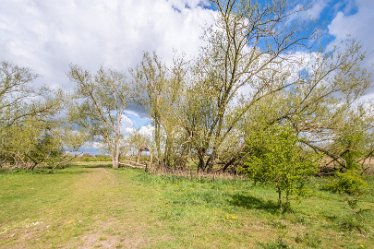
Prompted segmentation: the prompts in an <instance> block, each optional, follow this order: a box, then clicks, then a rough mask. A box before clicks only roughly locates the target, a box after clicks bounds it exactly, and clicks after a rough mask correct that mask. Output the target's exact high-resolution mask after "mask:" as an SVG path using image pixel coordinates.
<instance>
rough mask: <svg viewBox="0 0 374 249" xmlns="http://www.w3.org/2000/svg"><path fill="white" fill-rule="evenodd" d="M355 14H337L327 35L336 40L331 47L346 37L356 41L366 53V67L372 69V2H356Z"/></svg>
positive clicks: (370, 0)
mask: <svg viewBox="0 0 374 249" xmlns="http://www.w3.org/2000/svg"><path fill="white" fill-rule="evenodd" d="M356 7H357V12H356V13H355V14H353V15H346V14H344V13H343V12H339V13H338V14H337V15H336V17H335V18H334V20H333V21H332V22H331V24H330V25H329V26H328V28H329V33H330V34H331V35H333V36H334V37H335V38H336V39H335V41H334V43H333V45H339V43H340V42H342V41H344V40H345V39H347V38H348V37H351V38H353V39H356V40H358V41H359V42H360V43H361V44H362V45H363V49H364V50H365V51H366V53H367V66H368V67H370V69H371V70H372V69H373V66H374V47H373V44H374V32H371V26H370V25H372V24H373V23H374V15H373V10H374V1H373V0H357V1H356Z"/></svg>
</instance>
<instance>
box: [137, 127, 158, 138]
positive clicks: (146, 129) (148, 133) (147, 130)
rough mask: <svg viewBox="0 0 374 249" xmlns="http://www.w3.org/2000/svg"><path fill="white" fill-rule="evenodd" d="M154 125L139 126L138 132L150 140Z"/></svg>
mask: <svg viewBox="0 0 374 249" xmlns="http://www.w3.org/2000/svg"><path fill="white" fill-rule="evenodd" d="M154 130H155V127H154V126H153V125H145V126H142V127H140V129H139V133H140V134H141V135H143V136H145V137H146V138H148V139H150V140H152V138H153V133H154Z"/></svg>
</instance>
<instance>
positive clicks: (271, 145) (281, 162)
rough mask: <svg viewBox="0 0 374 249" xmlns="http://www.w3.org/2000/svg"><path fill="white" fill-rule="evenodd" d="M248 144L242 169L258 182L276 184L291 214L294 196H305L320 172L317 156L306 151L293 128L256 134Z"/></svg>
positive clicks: (281, 204) (281, 202) (284, 208)
mask: <svg viewBox="0 0 374 249" xmlns="http://www.w3.org/2000/svg"><path fill="white" fill-rule="evenodd" d="M246 145H247V150H248V154H249V156H248V157H247V158H246V162H245V164H244V166H243V167H242V168H240V169H239V170H240V171H241V172H243V173H245V174H246V175H247V176H248V177H249V178H251V179H253V180H254V181H255V182H262V183H270V184H272V185H273V186H274V187H275V190H276V192H277V193H278V205H279V208H280V209H281V210H282V211H288V210H289V208H290V196H291V195H292V194H294V193H295V192H298V193H301V192H302V190H303V188H304V186H305V183H306V181H307V180H308V178H309V176H310V175H313V174H315V173H316V171H317V164H316V156H315V155H314V154H311V153H307V152H306V151H304V150H303V149H302V147H301V146H300V145H299V141H298V138H297V134H296V132H295V131H294V130H293V129H292V128H291V127H289V126H281V125H274V126H272V127H269V128H268V129H265V130H260V131H255V132H253V131H252V132H251V133H249V134H248V135H247V139H246Z"/></svg>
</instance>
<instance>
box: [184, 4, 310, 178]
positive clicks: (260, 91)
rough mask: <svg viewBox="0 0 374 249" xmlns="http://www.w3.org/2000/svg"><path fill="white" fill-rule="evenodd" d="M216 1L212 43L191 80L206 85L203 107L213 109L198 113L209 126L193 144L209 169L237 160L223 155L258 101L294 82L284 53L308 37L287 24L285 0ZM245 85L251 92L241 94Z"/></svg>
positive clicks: (201, 164) (201, 165)
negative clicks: (264, 0) (258, 0)
mask: <svg viewBox="0 0 374 249" xmlns="http://www.w3.org/2000/svg"><path fill="white" fill-rule="evenodd" d="M212 2H213V3H214V5H215V7H216V8H217V10H218V20H217V24H216V26H215V27H214V28H212V29H210V30H208V31H207V36H206V41H207V45H206V46H205V47H204V48H203V49H202V52H201V54H200V57H199V58H198V60H197V61H196V63H195V66H194V68H193V70H192V71H193V74H194V75H193V79H192V83H191V85H195V86H196V87H197V88H200V89H204V91H201V92H199V94H200V95H201V97H200V98H199V99H201V100H202V101H204V102H203V103H201V104H207V106H201V108H202V109H203V110H204V109H205V110H209V111H208V112H205V111H203V110H202V112H200V114H203V116H199V117H197V118H199V119H201V120H203V125H202V126H200V128H201V129H202V130H200V131H199V132H195V133H194V136H193V139H194V140H196V141H198V142H196V143H192V144H194V146H195V147H194V148H193V149H194V151H196V153H197V156H198V158H199V165H198V167H199V169H201V170H204V171H205V170H211V169H212V168H213V166H214V165H216V164H217V163H219V164H224V165H225V164H227V163H228V164H232V163H233V162H234V161H235V155H234V157H227V158H226V160H227V161H226V162H220V161H219V160H217V159H218V158H219V155H218V154H219V152H220V151H222V147H223V146H224V145H225V143H226V141H227V139H228V138H229V137H231V138H232V134H233V133H232V132H233V131H236V130H237V128H238V124H239V123H240V121H241V120H242V118H243V117H244V116H245V115H246V113H248V112H249V111H250V109H251V108H252V106H253V105H254V104H255V103H256V102H257V101H260V100H261V99H262V98H264V97H265V96H267V95H271V94H273V93H275V92H277V91H281V90H282V89H284V88H286V87H289V86H291V85H293V84H294V82H293V81H291V82H287V81H281V80H279V79H281V78H284V77H285V76H286V75H287V74H288V70H282V65H283V64H284V63H285V62H286V61H287V57H286V56H282V55H283V54H285V53H287V52H288V51H290V50H291V49H292V48H294V47H295V46H297V45H299V44H300V43H302V41H303V40H304V39H303V38H298V37H297V36H296V32H295V30H291V29H287V28H284V27H283V26H282V25H285V21H286V20H287V18H288V17H289V13H287V8H286V7H285V6H284V4H283V1H272V2H271V3H270V2H269V3H264V4H257V3H253V1H249V0H246V1H235V0H227V1H224V2H222V1H219V0H216V1H212ZM243 89H250V91H247V93H248V94H246V95H241V91H242V90H243ZM238 99H240V101H238ZM207 100H209V101H207ZM207 102H209V103H207ZM196 113H197V112H196ZM200 114H199V115H200ZM199 135H202V136H203V137H197V136H199ZM234 154H235V153H234ZM225 167H227V166H225Z"/></svg>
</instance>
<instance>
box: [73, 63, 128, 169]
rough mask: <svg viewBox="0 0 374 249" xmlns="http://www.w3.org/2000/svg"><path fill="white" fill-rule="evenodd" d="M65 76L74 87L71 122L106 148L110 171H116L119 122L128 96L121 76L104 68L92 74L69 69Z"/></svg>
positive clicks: (125, 84)
mask: <svg viewBox="0 0 374 249" xmlns="http://www.w3.org/2000/svg"><path fill="white" fill-rule="evenodd" d="M69 75H70V78H71V79H72V80H73V81H74V82H75V83H76V84H77V88H76V95H75V97H76V100H77V102H76V103H75V105H73V106H72V107H71V108H70V118H71V120H72V121H73V122H75V123H77V124H78V125H79V126H80V127H81V128H83V129H85V130H86V131H87V132H88V133H89V134H90V135H91V138H95V139H99V140H100V141H102V142H103V143H105V144H106V145H107V148H108V150H109V152H110V154H111V157H112V165H113V168H118V167H119V156H120V151H121V140H122V133H121V127H122V126H123V124H122V119H123V115H124V112H125V109H126V106H127V100H128V98H129V96H130V95H129V90H128V85H127V83H126V81H125V77H124V75H123V74H121V73H119V72H115V71H112V70H108V71H106V70H104V69H100V70H99V71H98V72H97V73H96V74H95V75H92V74H91V73H90V72H88V71H86V70H83V69H81V68H79V67H78V66H72V67H71V69H70V72H69Z"/></svg>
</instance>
